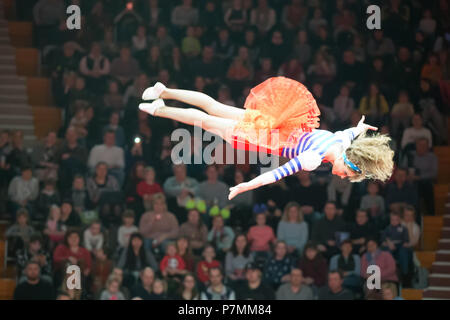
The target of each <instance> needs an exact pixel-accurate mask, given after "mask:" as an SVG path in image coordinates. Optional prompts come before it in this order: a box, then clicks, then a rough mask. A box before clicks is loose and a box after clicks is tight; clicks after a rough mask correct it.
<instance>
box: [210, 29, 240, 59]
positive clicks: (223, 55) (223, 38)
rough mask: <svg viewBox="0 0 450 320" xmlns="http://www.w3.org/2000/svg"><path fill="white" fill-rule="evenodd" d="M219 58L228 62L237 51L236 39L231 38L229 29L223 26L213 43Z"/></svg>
mask: <svg viewBox="0 0 450 320" xmlns="http://www.w3.org/2000/svg"><path fill="white" fill-rule="evenodd" d="M212 46H213V48H214V52H215V53H216V56H217V58H219V60H220V61H222V62H223V63H226V64H228V63H229V61H230V60H231V58H232V56H233V55H234V53H235V51H236V47H235V44H234V41H231V39H230V33H229V32H228V29H226V28H221V29H219V30H218V32H217V35H216V36H215V40H214V41H213V43H212Z"/></svg>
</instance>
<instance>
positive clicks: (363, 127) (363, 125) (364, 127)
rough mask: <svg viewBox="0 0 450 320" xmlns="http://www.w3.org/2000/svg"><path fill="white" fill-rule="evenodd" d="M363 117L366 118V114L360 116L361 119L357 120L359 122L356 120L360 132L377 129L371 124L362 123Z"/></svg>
mask: <svg viewBox="0 0 450 320" xmlns="http://www.w3.org/2000/svg"><path fill="white" fill-rule="evenodd" d="M365 119H366V116H362V117H361V120H359V122H358V126H357V128H359V129H361V131H362V132H366V131H367V130H373V131H377V130H378V128H377V127H374V126H371V125H368V124H366V123H364V120H365Z"/></svg>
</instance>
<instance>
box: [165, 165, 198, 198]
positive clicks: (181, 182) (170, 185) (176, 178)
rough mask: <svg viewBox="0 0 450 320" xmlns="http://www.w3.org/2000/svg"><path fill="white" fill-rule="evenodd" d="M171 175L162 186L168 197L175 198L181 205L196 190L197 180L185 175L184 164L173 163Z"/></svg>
mask: <svg viewBox="0 0 450 320" xmlns="http://www.w3.org/2000/svg"><path fill="white" fill-rule="evenodd" d="M172 168H173V174H174V175H173V177H170V178H167V180H166V181H165V182H164V185H163V188H164V192H165V194H167V197H169V198H171V197H172V198H176V200H177V203H178V204H179V205H180V206H183V205H184V204H185V203H186V202H187V200H188V199H189V198H190V197H192V196H194V195H195V194H196V191H197V186H198V182H197V180H195V179H193V178H191V177H188V176H187V175H186V165H184V164H178V165H173V167H172Z"/></svg>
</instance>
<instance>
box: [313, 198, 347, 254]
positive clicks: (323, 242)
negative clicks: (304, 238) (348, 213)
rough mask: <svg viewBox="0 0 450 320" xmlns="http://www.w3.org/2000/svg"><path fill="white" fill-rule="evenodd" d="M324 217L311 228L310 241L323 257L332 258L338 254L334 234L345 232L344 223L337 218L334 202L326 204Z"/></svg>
mask: <svg viewBox="0 0 450 320" xmlns="http://www.w3.org/2000/svg"><path fill="white" fill-rule="evenodd" d="M324 212H325V216H324V217H323V218H322V219H320V220H319V221H317V222H316V224H315V225H314V227H313V230H312V234H311V240H312V241H314V242H315V243H317V248H318V249H319V251H320V252H322V253H323V254H324V256H325V257H332V256H333V255H335V254H337V253H338V252H339V249H338V248H337V246H336V233H337V232H342V231H345V222H344V221H343V220H342V218H341V217H339V216H337V212H336V205H335V204H334V202H327V203H326V204H325V207H324Z"/></svg>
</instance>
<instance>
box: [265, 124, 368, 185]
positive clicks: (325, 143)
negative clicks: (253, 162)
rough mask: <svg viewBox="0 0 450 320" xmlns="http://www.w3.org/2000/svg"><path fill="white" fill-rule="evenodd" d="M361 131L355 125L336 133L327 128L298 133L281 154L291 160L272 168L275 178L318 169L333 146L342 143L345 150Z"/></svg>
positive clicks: (278, 178)
mask: <svg viewBox="0 0 450 320" xmlns="http://www.w3.org/2000/svg"><path fill="white" fill-rule="evenodd" d="M359 133H360V132H359V130H358V129H357V128H356V127H355V128H350V129H346V130H344V131H337V132H335V133H333V132H330V131H327V130H313V131H311V132H305V133H302V134H300V135H298V137H296V138H295V140H296V141H292V143H291V147H285V148H283V150H282V151H281V156H283V157H286V158H289V159H291V160H290V161H288V162H286V163H285V164H284V165H282V166H281V167H279V168H277V169H274V170H272V173H273V175H274V177H275V180H276V181H278V180H280V179H283V178H284V177H286V176H288V175H291V174H294V173H296V172H298V171H300V170H306V171H312V170H314V169H316V168H317V167H318V166H319V165H320V164H321V163H322V160H323V159H324V157H325V154H326V152H327V151H328V150H329V149H330V147H331V146H333V145H335V144H336V143H340V144H341V145H342V146H343V149H344V150H345V149H347V148H348V147H349V146H350V144H351V142H352V140H353V139H355V138H356V137H357V136H358V134H359Z"/></svg>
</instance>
